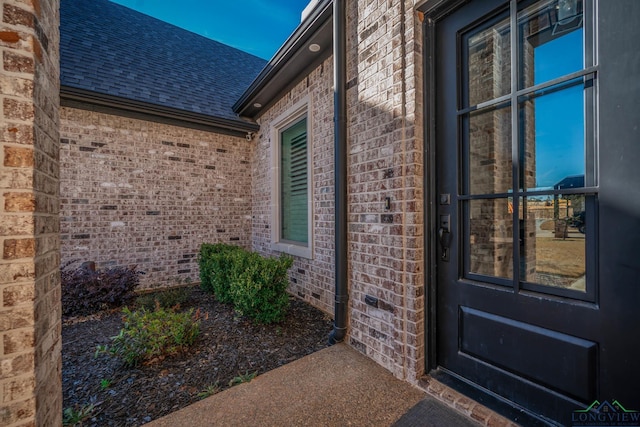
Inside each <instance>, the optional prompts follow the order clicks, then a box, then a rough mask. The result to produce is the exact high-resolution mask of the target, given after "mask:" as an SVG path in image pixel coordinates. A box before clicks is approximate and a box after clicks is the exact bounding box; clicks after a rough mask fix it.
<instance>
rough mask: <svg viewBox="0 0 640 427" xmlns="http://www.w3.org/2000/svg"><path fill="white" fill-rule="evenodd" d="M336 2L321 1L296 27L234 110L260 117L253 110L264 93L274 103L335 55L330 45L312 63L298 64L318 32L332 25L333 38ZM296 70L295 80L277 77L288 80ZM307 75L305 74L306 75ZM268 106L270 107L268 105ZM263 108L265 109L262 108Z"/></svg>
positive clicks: (245, 115)
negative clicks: (288, 69) (306, 46)
mask: <svg viewBox="0 0 640 427" xmlns="http://www.w3.org/2000/svg"><path fill="white" fill-rule="evenodd" d="M332 6H333V0H321V2H320V3H319V4H318V5H317V6H316V8H315V9H314V10H313V11H312V12H311V14H310V15H309V16H308V17H307V18H306V19H305V20H304V21H303V22H302V23H301V24H300V25H299V26H298V28H296V30H295V31H294V32H293V34H292V35H291V36H290V37H289V38H288V39H287V40H286V41H285V42H284V44H283V45H282V47H281V48H280V49H279V50H278V52H276V54H275V55H274V56H273V58H272V59H271V60H270V61H269V62H268V63H267V65H266V66H265V68H264V69H263V70H262V71H261V72H260V74H258V76H257V77H256V78H255V80H254V81H253V83H251V85H250V86H249V87H248V88H247V90H246V91H245V92H244V93H243V94H242V96H241V97H240V99H239V100H238V101H237V102H236V103H235V104H234V105H233V111H234V112H236V113H237V114H239V115H240V116H243V117H250V118H254V117H256V116H257V115H258V114H259V111H255V109H254V108H252V106H253V104H254V102H255V100H256V98H257V97H258V96H259V95H261V94H264V93H268V94H269V95H270V96H271V98H272V99H270V100H269V101H270V102H271V103H272V102H274V101H275V99H273V98H277V97H278V96H279V95H281V94H282V93H283V92H285V91H286V90H287V89H290V88H291V87H292V86H293V85H295V83H297V82H298V81H300V80H302V78H304V77H305V76H306V74H308V72H309V71H311V70H312V69H313V68H315V66H317V65H318V64H319V63H320V62H322V61H323V60H325V59H326V58H328V57H329V56H330V54H331V52H332V48H333V46H332V45H331V43H329V44H330V45H329V46H328V47H326V48H325V49H324V50H323V51H322V52H320V54H319V55H317V58H315V59H314V60H313V61H312V62H309V63H305V64H301V63H299V59H298V63H296V59H297V58H296V57H297V56H298V55H297V54H298V53H299V51H300V50H301V49H303V48H304V46H305V44H306V43H307V42H308V41H309V40H310V39H311V38H312V37H313V36H314V35H315V34H316V33H317V32H319V30H321V29H324V28H326V27H327V25H328V26H329V30H330V34H331V37H332V35H333V33H332V31H331V30H332V25H331V22H332V17H333V7H332ZM291 67H296V69H300V72H298V73H293V74H292V75H295V76H296V78H297V80H296V78H293V79H292V78H291V77H289V78H285V79H282V78H277V77H283V76H285V77H287V76H288V74H287V73H286V70H287V68H291ZM305 72H306V74H305ZM265 105H267V104H265ZM263 108H264V107H263Z"/></svg>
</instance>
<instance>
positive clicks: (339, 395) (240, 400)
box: [147, 344, 473, 427]
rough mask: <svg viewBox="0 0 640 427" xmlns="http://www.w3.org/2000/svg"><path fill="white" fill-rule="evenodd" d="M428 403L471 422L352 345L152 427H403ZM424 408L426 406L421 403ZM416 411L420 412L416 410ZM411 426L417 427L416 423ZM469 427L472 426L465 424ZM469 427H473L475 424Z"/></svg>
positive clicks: (259, 379) (311, 358)
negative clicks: (416, 407)
mask: <svg viewBox="0 0 640 427" xmlns="http://www.w3.org/2000/svg"><path fill="white" fill-rule="evenodd" d="M425 399H428V400H429V401H430V402H429V408H430V409H429V411H428V412H425V413H430V414H431V416H432V417H438V414H439V413H440V414H443V412H439V411H441V410H442V411H445V412H446V413H447V414H451V417H453V418H451V417H449V416H447V417H443V418H442V420H441V421H442V422H443V423H439V422H438V420H435V419H434V420H432V422H430V423H428V424H424V425H432V426H437V425H440V426H444V425H460V424H449V423H447V421H449V420H451V419H453V420H456V421H457V422H460V421H461V420H462V421H467V422H469V420H468V419H465V418H464V417H460V416H459V415H458V414H455V413H454V411H453V410H452V409H450V408H448V407H446V406H444V405H443V404H441V403H439V402H436V401H435V400H433V399H431V398H427V395H426V394H425V392H424V391H422V390H420V389H418V388H416V387H413V386H412V385H410V384H408V383H406V382H403V381H400V380H398V379H396V378H395V377H393V375H391V373H389V372H388V371H386V370H385V369H383V368H382V367H381V366H379V365H377V364H376V363H375V362H374V361H372V360H371V359H369V358H367V357H365V356H363V355H362V354H360V353H358V352H357V351H355V350H353V349H352V348H350V347H349V346H347V345H344V344H339V345H335V346H332V347H328V348H326V349H324V350H321V351H319V352H317V353H314V354H311V355H309V356H307V357H304V358H302V359H299V360H297V361H295V362H292V363H289V364H287V365H285V366H282V367H281V368H278V369H275V370H273V371H270V372H267V373H265V374H263V375H260V376H258V377H257V378H256V379H254V380H253V381H251V382H250V383H246V384H241V385H238V386H235V387H233V388H230V389H228V390H225V391H224V392H222V393H218V394H216V395H214V396H211V397H209V398H207V399H204V400H202V401H200V402H198V403H195V404H193V405H191V406H188V407H186V408H183V409H182V410H180V411H177V412H174V413H172V414H170V415H168V416H166V417H164V418H161V419H159V420H155V421H153V422H151V423H149V424H147V425H149V426H151V427H176V426H189V427H199V426H202V427H204V426H207V427H208V426H385V427H388V426H391V425H393V424H394V423H396V422H398V421H399V420H400V421H399V422H398V424H396V425H397V426H401V425H403V424H404V423H403V420H401V417H402V416H403V415H404V414H406V413H408V412H409V410H410V409H411V408H413V407H414V406H415V405H417V404H418V403H419V402H424V400H425ZM421 405H424V403H421ZM419 407H420V405H419ZM414 411H415V410H414ZM404 421H409V423H408V424H407V425H415V424H413V422H415V417H413V416H411V417H410V418H409V419H408V418H407V417H405V418H404ZM463 425H467V424H463ZM468 425H473V423H472V422H471V423H470V424H468Z"/></svg>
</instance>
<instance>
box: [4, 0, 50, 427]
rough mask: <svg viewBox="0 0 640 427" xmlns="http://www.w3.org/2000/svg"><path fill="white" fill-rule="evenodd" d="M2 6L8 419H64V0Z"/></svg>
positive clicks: (43, 422) (46, 422) (8, 422)
mask: <svg viewBox="0 0 640 427" xmlns="http://www.w3.org/2000/svg"><path fill="white" fill-rule="evenodd" d="M0 8H1V11H2V24H1V27H0V55H1V67H0V89H1V93H0V109H1V111H0V114H1V115H0V161H1V162H2V168H1V169H0V245H1V246H0V248H1V249H2V258H1V259H0V425H5V426H23V425H24V426H26V425H38V426H59V425H61V424H62V420H61V412H62V386H61V357H60V350H61V338H60V334H61V322H60V275H59V259H60V255H59V247H60V242H59V219H58V202H59V201H58V199H59V190H58V187H59V182H58V178H59V165H58V164H59V154H58V148H59V147H58V144H59V130H58V128H59V118H58V109H59V83H58V82H59V53H58V47H59V33H58V25H59V11H58V9H59V0H46V1H42V0H0Z"/></svg>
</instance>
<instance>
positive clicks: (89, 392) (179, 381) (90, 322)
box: [62, 288, 332, 426]
mask: <svg viewBox="0 0 640 427" xmlns="http://www.w3.org/2000/svg"><path fill="white" fill-rule="evenodd" d="M182 307H184V308H185V309H186V308H190V307H193V308H199V309H200V311H201V312H203V313H208V319H203V320H202V322H201V324H200V336H199V339H198V342H197V343H196V345H195V346H193V347H191V348H190V349H189V350H188V352H184V353H181V354H178V355H174V356H169V357H166V358H164V359H162V360H155V361H154V362H153V363H151V364H148V365H142V366H138V367H135V368H128V367H125V366H124V365H123V363H122V361H121V360H120V359H118V358H116V357H111V356H109V355H105V354H103V355H100V356H98V357H97V358H96V357H95V352H96V347H97V346H98V345H104V344H109V343H110V337H112V336H114V335H116V334H117V333H118V332H119V330H120V329H121V327H122V319H121V314H120V312H119V311H118V312H113V311H112V312H105V313H100V314H98V315H94V316H89V317H84V318H72V319H63V327H62V388H63V398H64V402H63V407H64V408H69V407H74V408H76V409H79V408H81V407H82V406H83V405H89V404H93V405H94V409H93V411H92V412H91V415H90V417H88V419H86V420H84V422H83V424H82V425H84V426H137V425H141V424H144V423H147V422H149V421H151V420H154V419H157V418H160V417H162V416H164V415H167V414H169V413H171V412H174V411H176V410H178V409H180V408H183V407H185V406H187V405H189V404H192V403H194V402H197V401H198V400H200V399H201V398H202V392H203V391H205V390H207V388H209V389H211V386H213V385H215V384H217V385H218V386H219V388H220V389H221V390H224V389H226V388H229V387H231V385H230V382H232V380H234V378H236V379H237V378H238V377H239V376H241V375H251V374H253V373H256V372H257V374H258V375H260V374H263V373H265V372H267V371H269V370H271V369H274V368H277V367H279V366H282V365H284V364H286V363H289V362H291V361H294V360H296V359H299V358H301V357H304V356H306V355H308V354H311V353H313V352H315V351H318V350H320V349H322V348H324V347H326V345H327V340H328V334H329V332H330V330H331V326H332V322H331V319H330V318H329V316H327V315H326V314H324V313H323V312H321V311H319V310H317V309H315V308H313V307H311V306H310V305H308V304H306V303H305V302H303V301H300V300H298V299H295V298H293V297H292V299H291V306H290V309H289V312H288V315H287V319H286V320H285V321H283V322H282V323H279V324H274V325H257V324H254V323H253V322H251V321H250V320H248V319H245V318H238V317H237V315H236V314H235V313H234V311H233V309H232V307H230V306H228V305H224V304H220V303H218V302H216V301H215V300H214V299H213V297H212V296H211V295H209V294H206V293H204V292H202V291H201V290H200V289H198V288H193V289H192V290H191V292H190V298H189V300H188V301H187V302H186V303H184V304H182ZM106 384H108V386H106ZM199 394H200V396H199Z"/></svg>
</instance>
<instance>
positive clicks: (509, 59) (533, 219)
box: [434, 0, 640, 425]
mask: <svg viewBox="0 0 640 427" xmlns="http://www.w3.org/2000/svg"><path fill="white" fill-rule="evenodd" d="M458 3H461V2H458ZM639 3H640V2H636V1H634V0H626V1H618V0H617V1H614V2H611V1H601V2H599V3H598V2H597V1H589V0H536V1H533V0H532V1H516V0H512V1H504V0H481V1H480V0H478V1H471V2H465V4H464V5H463V6H460V7H458V8H457V9H455V10H453V11H447V13H443V14H442V17H439V18H436V21H435V22H436V23H435V31H434V36H435V55H434V58H435V59H434V70H435V84H434V90H435V94H436V105H435V111H436V117H435V118H436V131H435V163H436V176H435V178H436V189H437V194H436V195H435V196H436V198H435V202H436V204H437V205H438V207H437V212H436V218H435V221H434V223H435V228H436V230H434V231H435V232H436V233H435V234H436V236H437V238H438V250H437V255H436V257H437V272H438V273H437V280H438V282H437V307H436V311H437V333H436V336H437V365H438V367H439V369H440V370H441V371H443V372H445V373H448V374H450V375H453V376H456V377H458V378H460V379H463V380H464V381H466V382H469V383H472V384H474V385H476V386H478V387H479V388H480V389H483V390H486V391H489V392H491V393H493V394H496V395H498V396H500V397H502V398H504V399H506V400H508V401H510V402H512V403H514V404H515V405H516V406H520V407H522V408H525V409H526V410H528V411H529V412H531V413H533V414H536V415H538V416H540V417H542V418H545V419H547V420H551V421H553V422H558V423H562V424H565V425H570V424H571V423H572V420H573V419H574V418H575V417H576V414H582V413H583V412H575V411H580V410H584V409H585V408H587V407H589V406H590V405H591V404H593V403H594V402H596V401H598V403H597V404H596V406H595V407H598V406H599V405H600V404H601V403H603V402H605V401H606V402H609V403H611V402H614V401H617V402H618V404H620V405H621V407H624V408H626V409H625V410H631V409H635V410H640V384H639V381H640V374H639V372H640V350H639V349H640V316H639V315H638V313H640V307H638V306H639V305H640V274H639V273H640V201H639V200H640V192H639V190H638V187H639V186H640V174H639V172H638V170H640V163H639V162H640V148H639V147H640V142H639V141H640V130H638V128H639V127H640V121H639V120H638V119H639V116H638V110H639V108H638V107H640V101H639V100H640V84H638V82H637V80H638V78H639V77H640V76H639V75H638V73H639V69H638V66H639V65H640V55H639V54H638V48H637V44H636V45H634V44H633V42H632V41H633V40H636V41H637V40H640V38H639V37H640V35H639V34H638V32H639V31H638V25H637V22H638V18H639V17H640V7H639ZM595 407H594V408H595Z"/></svg>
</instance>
